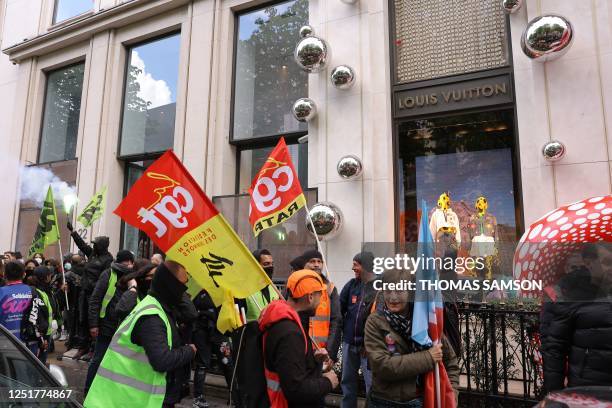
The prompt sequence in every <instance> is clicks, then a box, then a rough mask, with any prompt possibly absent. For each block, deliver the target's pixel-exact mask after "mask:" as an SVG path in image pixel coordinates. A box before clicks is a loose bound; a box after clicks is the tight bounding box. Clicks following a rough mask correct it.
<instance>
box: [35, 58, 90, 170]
mask: <svg viewBox="0 0 612 408" xmlns="http://www.w3.org/2000/svg"><path fill="white" fill-rule="evenodd" d="M84 71H85V64H83V63H80V64H77V65H72V66H70V67H65V68H61V69H58V70H55V71H51V72H49V73H48V74H47V87H46V96H45V107H44V112H43V121H42V131H41V138H40V146H39V151H38V162H39V163H48V162H55V161H62V160H72V159H74V158H75V157H76V145H77V135H78V132H79V116H80V114H81V95H82V93H83V73H84Z"/></svg>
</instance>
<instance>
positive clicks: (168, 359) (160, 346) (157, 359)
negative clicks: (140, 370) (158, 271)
mask: <svg viewBox="0 0 612 408" xmlns="http://www.w3.org/2000/svg"><path fill="white" fill-rule="evenodd" d="M160 303H161V302H160ZM162 307H163V309H164V311H165V312H166V315H167V316H168V320H169V322H170V326H171V327H172V348H170V347H168V341H167V332H166V326H165V324H164V322H163V321H162V319H160V318H159V316H155V315H153V316H144V317H142V318H140V319H138V322H136V324H135V325H134V330H133V331H132V342H134V343H135V344H138V345H140V346H142V348H144V350H145V353H146V355H147V358H148V359H149V363H150V364H151V366H152V367H153V369H154V370H155V371H158V372H160V373H167V374H166V397H165V399H164V402H165V403H168V404H175V403H178V402H179V401H180V400H181V389H182V386H183V383H184V380H183V378H182V374H183V372H184V371H185V370H184V369H185V367H189V363H190V362H191V360H192V359H193V357H194V352H193V350H192V349H191V347H190V346H187V345H183V342H182V340H181V338H180V335H179V331H178V326H177V322H176V318H175V316H174V313H173V312H172V311H171V309H170V308H168V307H167V306H166V305H165V304H163V303H162Z"/></svg>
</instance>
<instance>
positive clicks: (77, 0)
mask: <svg viewBox="0 0 612 408" xmlns="http://www.w3.org/2000/svg"><path fill="white" fill-rule="evenodd" d="M94 3H95V0H55V7H54V9H53V24H57V23H61V22H62V21H64V20H68V19H70V18H72V17H76V16H79V15H81V14H84V13H87V12H88V11H92V10H93V8H94Z"/></svg>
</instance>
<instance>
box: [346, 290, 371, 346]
mask: <svg viewBox="0 0 612 408" xmlns="http://www.w3.org/2000/svg"><path fill="white" fill-rule="evenodd" d="M375 298H376V289H374V281H373V280H372V281H370V282H368V283H366V284H363V283H362V282H361V281H360V280H357V279H355V278H353V279H351V280H350V281H348V282H347V284H346V285H344V288H342V292H340V310H341V311H342V324H343V330H342V335H343V340H342V341H343V342H344V343H348V344H350V345H353V346H359V347H361V346H363V337H364V330H365V323H366V320H367V319H368V316H369V315H370V310H371V308H372V304H373V303H374V299H375Z"/></svg>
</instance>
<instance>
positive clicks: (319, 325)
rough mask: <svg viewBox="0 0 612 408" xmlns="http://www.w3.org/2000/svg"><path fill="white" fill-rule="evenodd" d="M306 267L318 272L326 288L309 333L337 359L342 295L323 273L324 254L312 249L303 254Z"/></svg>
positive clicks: (333, 358)
mask: <svg viewBox="0 0 612 408" xmlns="http://www.w3.org/2000/svg"><path fill="white" fill-rule="evenodd" d="M302 258H303V260H304V269H309V270H311V271H314V272H316V273H317V274H318V275H319V276H320V277H321V280H322V281H323V285H324V286H325V289H324V291H323V295H322V296H321V302H320V304H319V306H318V307H317V310H316V313H315V315H314V316H313V317H312V318H311V319H310V328H309V334H310V336H311V337H312V338H313V339H314V341H316V342H317V344H318V345H319V347H322V348H325V349H326V350H327V352H328V353H329V356H330V358H331V359H332V360H333V361H336V359H337V357H338V349H339V348H340V337H341V336H342V312H341V307H340V296H339V295H338V289H337V288H336V287H335V285H334V283H333V282H331V281H330V280H329V277H328V276H325V273H323V267H324V266H325V264H324V262H323V255H322V254H321V253H320V252H319V251H317V250H315V249H311V250H308V251H306V252H304V254H302Z"/></svg>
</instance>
